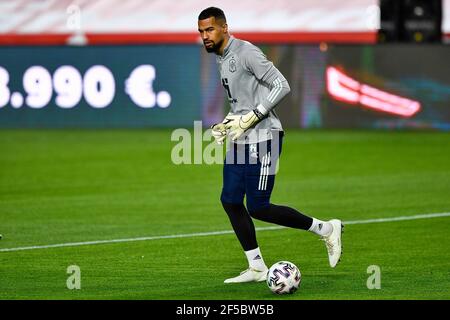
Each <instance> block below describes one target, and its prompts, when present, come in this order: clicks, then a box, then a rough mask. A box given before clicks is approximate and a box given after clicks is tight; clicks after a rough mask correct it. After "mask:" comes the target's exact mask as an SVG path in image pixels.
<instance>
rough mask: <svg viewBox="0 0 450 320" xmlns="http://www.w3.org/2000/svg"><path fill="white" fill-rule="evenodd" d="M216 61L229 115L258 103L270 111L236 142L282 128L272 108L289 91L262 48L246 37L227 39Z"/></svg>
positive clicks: (264, 137)
mask: <svg viewBox="0 0 450 320" xmlns="http://www.w3.org/2000/svg"><path fill="white" fill-rule="evenodd" d="M217 65H218V67H219V72H220V76H221V81H222V85H223V86H224V88H225V91H226V94H227V96H228V101H229V103H230V109H231V110H230V112H229V114H230V115H242V114H245V113H247V112H249V111H252V110H253V109H255V108H256V107H257V106H258V105H259V104H261V105H262V106H263V107H264V108H265V109H266V110H269V114H268V115H267V117H266V118H264V119H263V120H262V121H260V122H259V123H258V124H257V125H256V126H255V127H254V128H252V129H249V130H248V131H247V132H246V133H245V134H244V135H243V136H242V137H241V138H239V140H238V141H237V142H238V143H257V142H261V141H265V140H269V139H271V138H272V133H271V132H272V130H277V131H282V130H283V128H282V126H281V122H280V120H279V119H278V116H277V115H276V113H275V111H274V108H275V106H276V105H277V104H278V102H279V101H280V100H281V99H282V98H283V97H284V96H285V95H286V94H288V93H289V92H290V87H289V84H288V82H287V80H286V79H285V77H284V76H283V75H282V74H281V72H280V71H278V69H277V68H276V67H275V66H274V65H273V63H272V62H270V61H269V60H267V58H266V56H265V55H264V54H263V52H262V51H261V50H260V49H259V48H258V47H256V46H254V45H253V44H251V43H250V42H248V41H243V40H240V39H236V38H234V37H233V36H231V37H230V39H229V40H228V44H227V46H226V47H225V49H224V52H223V56H217Z"/></svg>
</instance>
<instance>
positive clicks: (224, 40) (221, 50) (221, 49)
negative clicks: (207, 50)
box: [217, 34, 230, 56]
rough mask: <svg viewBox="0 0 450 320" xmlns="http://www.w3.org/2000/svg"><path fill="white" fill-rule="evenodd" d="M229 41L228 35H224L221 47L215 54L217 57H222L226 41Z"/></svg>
mask: <svg viewBox="0 0 450 320" xmlns="http://www.w3.org/2000/svg"><path fill="white" fill-rule="evenodd" d="M229 40H230V35H228V34H227V35H226V36H225V38H224V39H223V42H222V45H221V46H220V48H219V50H218V51H217V54H218V55H219V56H223V51H224V50H225V48H226V47H227V45H228V41H229Z"/></svg>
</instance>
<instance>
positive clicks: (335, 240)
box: [322, 219, 344, 268]
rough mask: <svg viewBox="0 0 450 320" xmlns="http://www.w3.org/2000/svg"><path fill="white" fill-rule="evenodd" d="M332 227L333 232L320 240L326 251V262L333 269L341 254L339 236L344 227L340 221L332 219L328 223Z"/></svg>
mask: <svg viewBox="0 0 450 320" xmlns="http://www.w3.org/2000/svg"><path fill="white" fill-rule="evenodd" d="M328 222H329V223H331V225H332V226H333V231H331V233H330V234H329V235H328V236H323V237H322V240H323V241H324V242H325V246H326V247H327V251H328V260H329V262H330V267H332V268H334V267H336V265H337V264H338V263H339V261H340V258H341V253H342V242H341V235H342V232H343V229H344V225H343V224H342V221H341V220H337V219H333V220H330V221H328Z"/></svg>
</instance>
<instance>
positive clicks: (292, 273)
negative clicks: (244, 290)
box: [267, 261, 302, 294]
mask: <svg viewBox="0 0 450 320" xmlns="http://www.w3.org/2000/svg"><path fill="white" fill-rule="evenodd" d="M301 280H302V274H301V273H300V270H299V269H298V268H297V266H296V265H295V264H293V263H292V262H289V261H279V262H277V263H275V264H274V265H273V266H271V267H270V269H269V272H268V274H267V286H268V287H269V289H270V290H271V291H272V292H273V293H276V294H285V293H294V292H295V291H297V289H298V287H299V286H300V282H301Z"/></svg>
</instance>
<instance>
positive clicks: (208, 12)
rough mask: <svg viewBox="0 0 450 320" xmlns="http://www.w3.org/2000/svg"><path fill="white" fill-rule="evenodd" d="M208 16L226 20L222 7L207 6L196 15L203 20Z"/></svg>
mask: <svg viewBox="0 0 450 320" xmlns="http://www.w3.org/2000/svg"><path fill="white" fill-rule="evenodd" d="M210 17H214V18H215V19H216V20H223V21H224V22H227V18H226V17H225V13H223V11H222V9H219V8H216V7H209V8H206V9H205V10H203V11H202V12H200V14H199V15H198V20H205V19H208V18H210Z"/></svg>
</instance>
